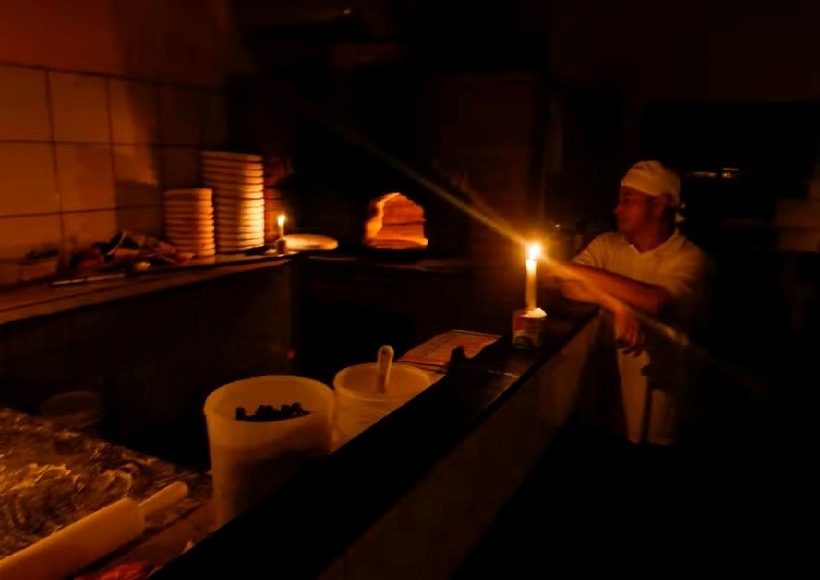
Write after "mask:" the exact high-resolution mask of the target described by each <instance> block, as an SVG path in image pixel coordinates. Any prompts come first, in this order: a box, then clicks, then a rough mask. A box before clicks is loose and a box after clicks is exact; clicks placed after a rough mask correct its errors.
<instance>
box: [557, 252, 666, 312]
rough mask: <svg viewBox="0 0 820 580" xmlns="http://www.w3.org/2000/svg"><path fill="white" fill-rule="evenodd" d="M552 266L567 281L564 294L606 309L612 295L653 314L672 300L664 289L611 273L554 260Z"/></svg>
mask: <svg viewBox="0 0 820 580" xmlns="http://www.w3.org/2000/svg"><path fill="white" fill-rule="evenodd" d="M552 269H553V271H555V273H556V274H557V275H558V276H559V277H561V278H563V279H565V280H566V281H567V284H565V285H564V286H565V288H566V290H565V292H564V293H565V296H567V297H568V298H574V299H576V300H577V299H580V300H584V301H586V302H594V303H596V304H598V305H599V306H602V307H604V308H607V309H609V310H612V304H613V302H612V300H611V299H612V298H614V299H616V300H618V301H621V302H625V303H626V304H628V305H629V306H631V307H633V308H637V309H638V310H640V311H642V312H645V313H646V314H651V315H652V316H657V315H658V314H660V313H662V312H664V311H665V310H666V309H667V308H668V307H669V306H670V305H671V304H672V303H673V298H672V295H671V294H670V293H669V291H668V290H666V289H665V288H662V287H661V286H655V285H653V284H646V283H644V282H639V281H637V280H633V279H632V278H627V277H626V276H621V275H620V274H615V273H613V272H607V271H605V270H601V269H598V268H595V267H591V266H585V265H582V264H575V263H567V262H554V263H553V268H552ZM573 295H574V296H573Z"/></svg>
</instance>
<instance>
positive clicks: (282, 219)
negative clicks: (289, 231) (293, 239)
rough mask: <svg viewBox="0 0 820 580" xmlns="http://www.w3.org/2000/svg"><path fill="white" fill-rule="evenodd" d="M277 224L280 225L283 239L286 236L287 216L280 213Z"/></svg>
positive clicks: (280, 234) (280, 235)
mask: <svg viewBox="0 0 820 580" xmlns="http://www.w3.org/2000/svg"><path fill="white" fill-rule="evenodd" d="M276 223H277V224H278V225H279V237H280V238H281V237H282V236H284V235H285V214H283V213H280V214H279V217H278V218H276Z"/></svg>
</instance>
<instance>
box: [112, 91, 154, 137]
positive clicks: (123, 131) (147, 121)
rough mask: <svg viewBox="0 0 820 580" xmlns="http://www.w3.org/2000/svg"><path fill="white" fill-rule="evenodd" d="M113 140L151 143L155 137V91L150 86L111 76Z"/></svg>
mask: <svg viewBox="0 0 820 580" xmlns="http://www.w3.org/2000/svg"><path fill="white" fill-rule="evenodd" d="M108 87H109V93H110V95H111V123H112V131H113V136H114V143H141V144H151V143H156V142H157V141H158V140H159V92H158V91H157V88H156V87H155V86H153V85H149V84H145V83H138V82H133V81H124V80H119V79H111V80H110V81H109V84H108Z"/></svg>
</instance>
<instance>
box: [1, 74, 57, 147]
mask: <svg viewBox="0 0 820 580" xmlns="http://www.w3.org/2000/svg"><path fill="white" fill-rule="evenodd" d="M0 140H8V141H51V121H50V119H49V112H48V95H47V92H46V73H45V71H41V70H34V69H29V68H20V67H13V66H0Z"/></svg>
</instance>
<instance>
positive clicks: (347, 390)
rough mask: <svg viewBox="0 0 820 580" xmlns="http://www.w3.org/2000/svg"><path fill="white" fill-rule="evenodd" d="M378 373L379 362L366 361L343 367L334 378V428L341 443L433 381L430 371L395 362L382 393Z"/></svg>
mask: <svg viewBox="0 0 820 580" xmlns="http://www.w3.org/2000/svg"><path fill="white" fill-rule="evenodd" d="M377 374H378V364H376V363H362V364H358V365H353V366H350V367H347V368H344V369H342V370H341V371H339V372H338V373H336V376H335V377H334V378H333V390H334V397H335V399H336V404H335V415H334V427H335V431H336V437H337V438H338V443H339V444H343V443H345V442H346V441H349V440H350V439H352V438H353V437H355V436H356V435H358V434H359V433H361V432H362V431H364V430H365V429H367V428H368V427H370V426H371V425H373V424H374V423H376V422H377V421H379V420H380V419H381V418H382V417H384V416H385V415H387V414H388V413H390V412H392V411H393V410H395V409H397V408H398V407H400V406H402V405H403V404H404V403H406V402H407V401H409V400H410V399H412V398H413V397H415V396H416V395H418V394H419V393H420V392H422V391H423V390H424V389H426V388H427V387H429V386H430V384H431V383H432V382H433V381H432V378H431V376H430V374H428V373H426V372H424V371H422V370H420V369H417V368H416V367H414V366H410V365H407V364H402V363H395V364H393V365H392V369H391V371H390V378H389V382H388V384H387V385H386V387H385V393H383V394H382V393H378V392H377V390H376V377H377Z"/></svg>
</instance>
